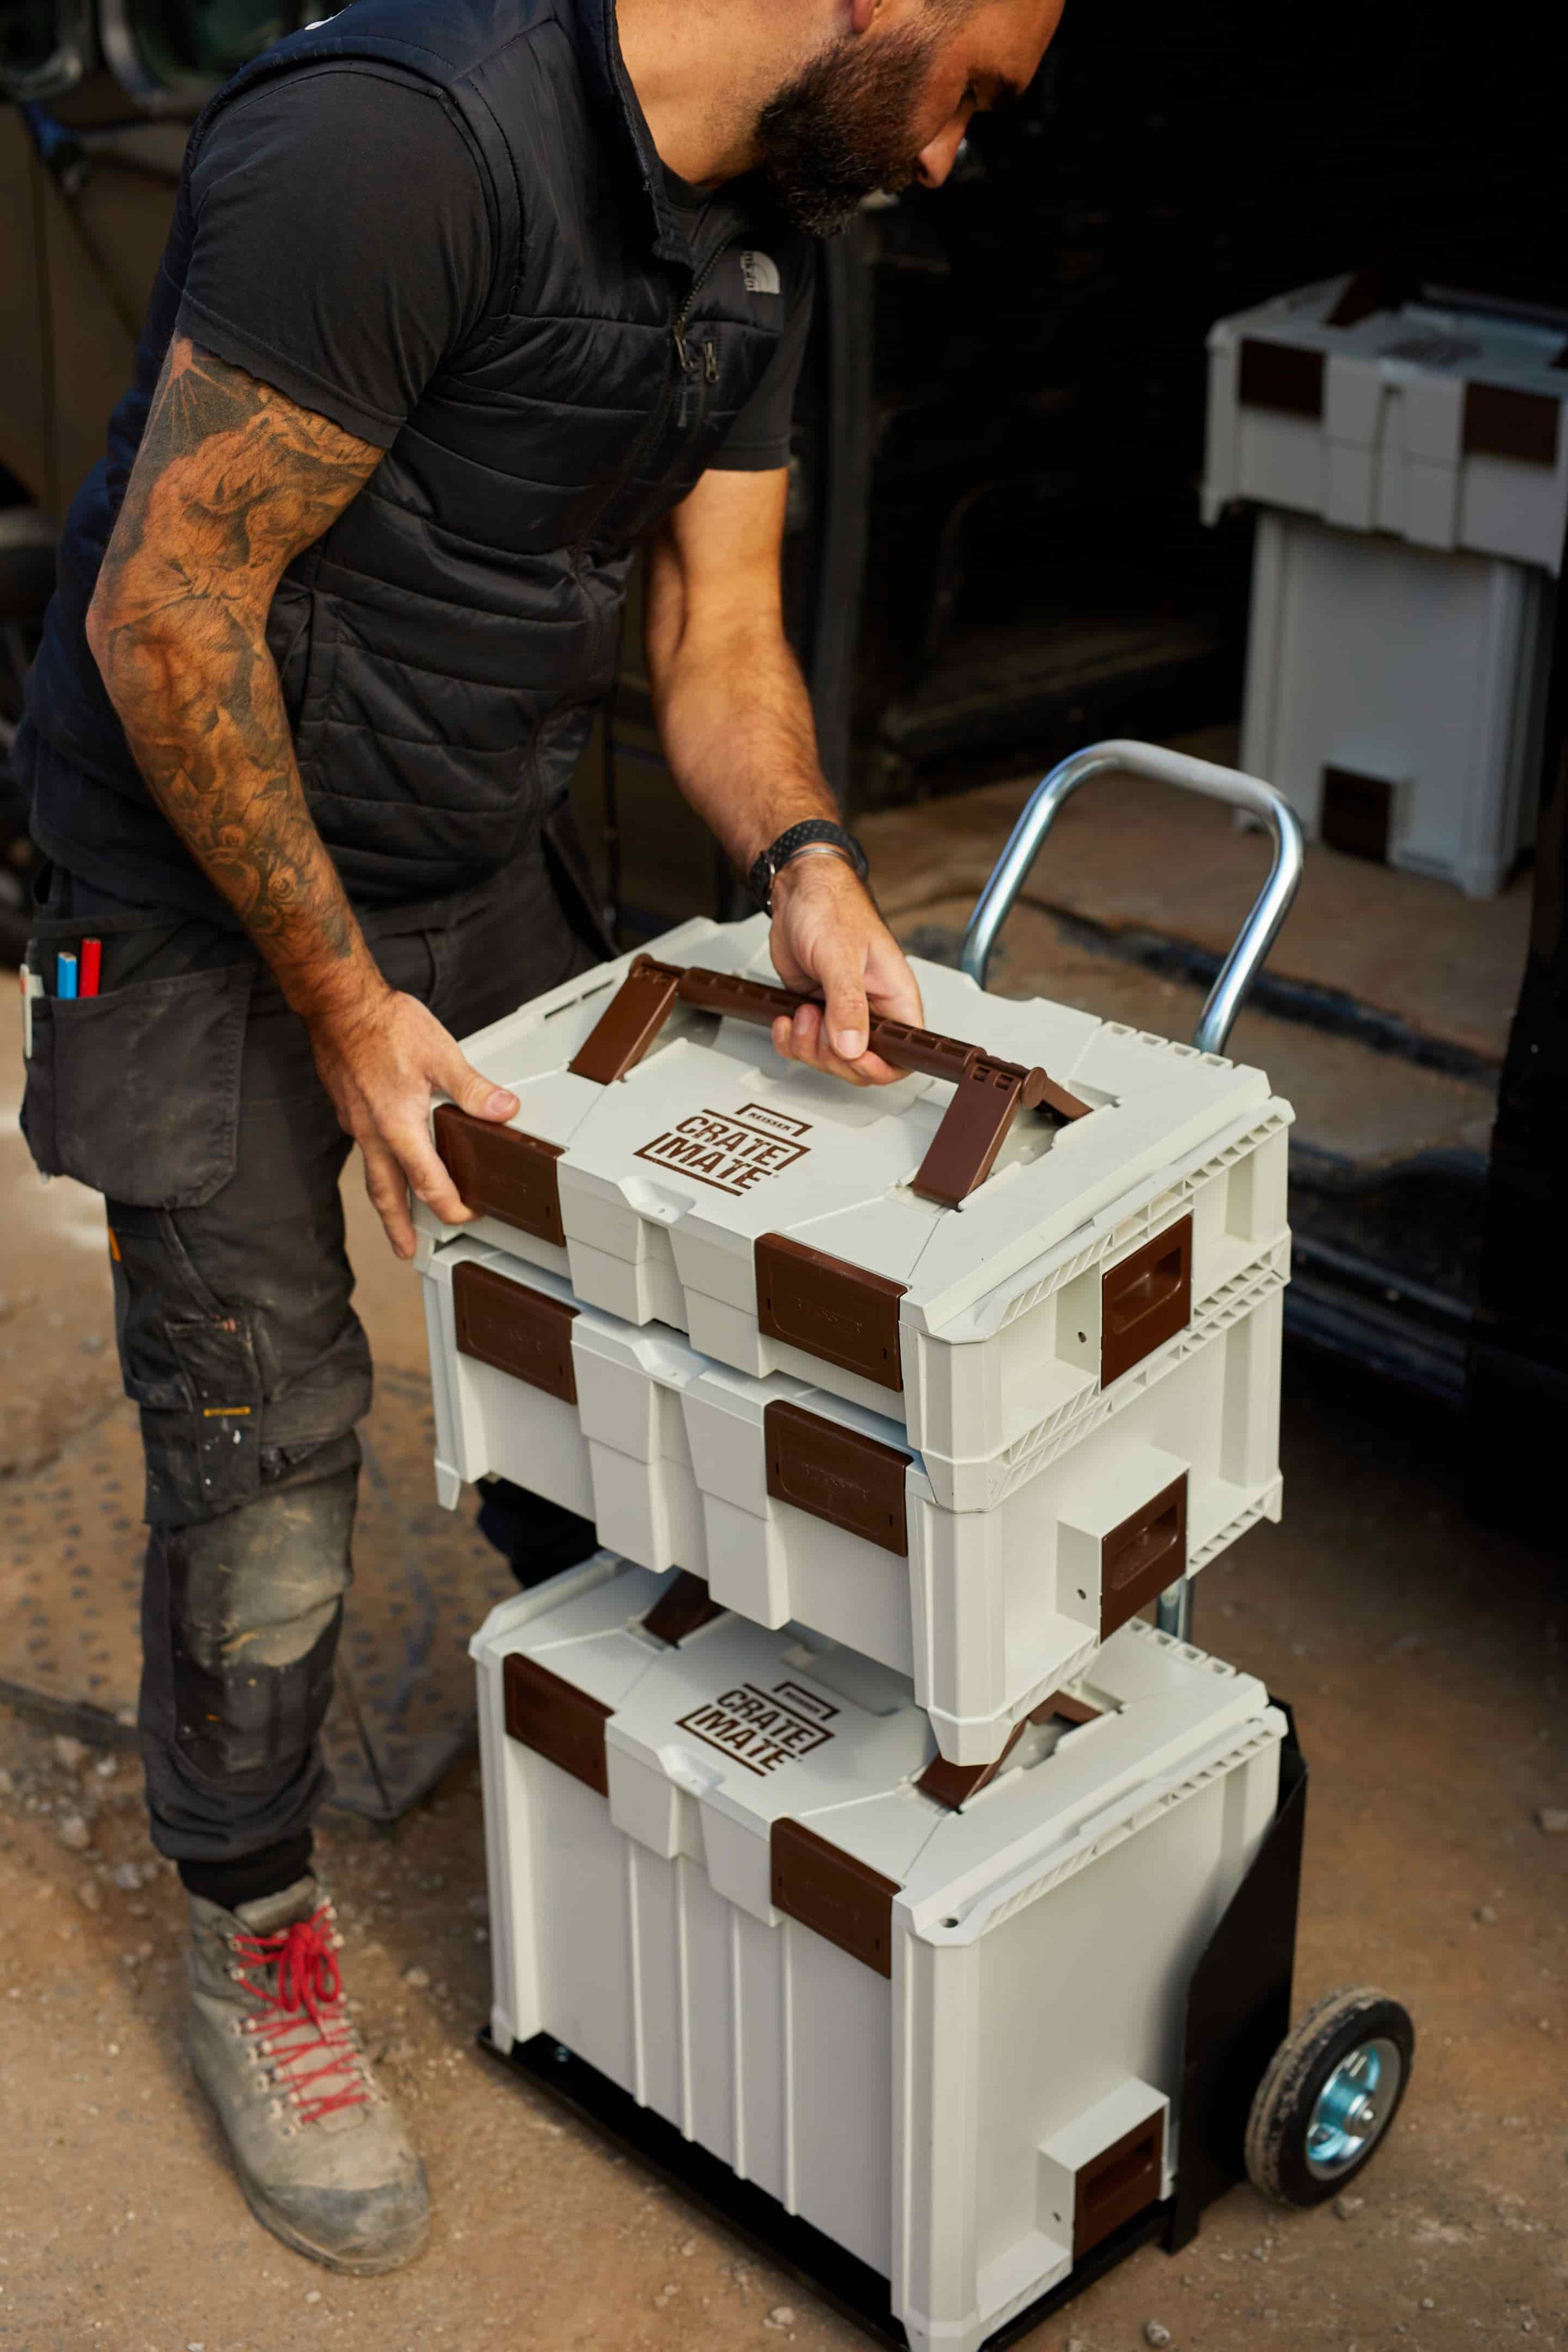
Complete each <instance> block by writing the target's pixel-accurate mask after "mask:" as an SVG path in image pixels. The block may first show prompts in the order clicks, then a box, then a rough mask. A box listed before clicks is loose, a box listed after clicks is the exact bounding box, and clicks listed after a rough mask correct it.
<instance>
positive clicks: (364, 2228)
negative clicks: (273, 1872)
mask: <svg viewBox="0 0 1568 2352" xmlns="http://www.w3.org/2000/svg"><path fill="white" fill-rule="evenodd" d="M190 1900H191V1949H190V1954H189V1957H188V1958H187V1960H186V1970H187V1973H188V1975H189V1978H190V1986H191V2005H190V2010H189V2011H188V2013H187V2020H186V2048H187V2050H188V2052H189V2053H190V2060H191V2063H192V2065H193V2067H194V2068H195V2075H196V2080H197V2082H198V2083H199V2084H201V2086H202V2088H203V2090H204V2091H205V2093H206V2095H207V2097H208V2098H209V2099H210V2100H211V2101H212V2104H213V2106H214V2108H215V2109H216V2113H217V2119H218V2122H219V2123H220V2125H221V2126H223V2134H224V2137H225V2138H226V2140H227V2142H228V2145H229V2151H230V2153H231V2155H232V2156H233V2158H234V2162H235V2168H236V2170H237V2172H238V2174H239V2185H240V2187H241V2188H242V2189H244V2191H245V2194H246V2198H247V2201H248V2203H249V2206H250V2210H251V2211H252V2212H253V2213H254V2214H255V2215H256V2218H257V2220H258V2221H264V2222H265V2223H266V2224H267V2227H268V2229H269V2230H271V2231H275V2232H276V2234H277V2235H278V2236H279V2238H281V2239H282V2241H283V2242H284V2244H285V2245H288V2246H292V2247H293V2248H294V2250H295V2252H297V2253H301V2254H309V2255H310V2256H311V2258H312V2259H313V2260H314V2261H316V2262H318V2263H326V2264H327V2265H328V2267H329V2268H330V2269H331V2270H337V2271H361V2272H370V2271H390V2270H395V2269H396V2268H397V2267H398V2265H399V2264H400V2263H406V2262H409V2261H411V2260H412V2258H413V2257H414V2256H415V2255H416V2253H418V2252H419V2251H420V2248H421V2247H422V2246H423V2245H424V2243H425V2239H426V2231H428V2229H429V2225H430V2192H429V2189H428V2188H427V2186H426V2179H425V2168H424V2166H423V2165H422V2164H421V2163H420V2161H419V2158H418V2156H417V2154H416V2151H415V2148H414V2144H413V2142H412V2141H411V2140H410V2138H409V2137H408V2134H407V2132H406V2131H405V2129H404V2126H403V2123H402V2120H401V2118H400V2117H399V2116H398V2114H397V2110H396V2109H395V2106H394V2105H393V2104H392V2102H391V2100H390V2099H389V2098H388V2097H387V2095H386V2093H385V2092H384V2090H383V2089H382V2088H381V2086H380V2084H378V2083H377V2082H376V2079H375V2076H374V2073H373V2072H372V2069H371V2063H370V2060H369V2059H368V2058H367V2057H366V2055H365V2053H364V2051H363V2047H362V2045H361V2042H360V2038H359V2034H358V2032H357V2030H356V2029H355V2027H354V2026H353V2023H352V2021H350V2018H349V2015H348V2011H347V2009H346V2007H345V2005H344V2001H343V1991H342V1976H341V1974H340V1971H339V1967H338V1953H339V1951H340V1949H341V1948H342V1937H341V1936H340V1935H339V1934H338V1932H337V1928H336V1926H335V1924H334V1920H333V1914H332V1906H331V1903H330V1901H329V1900H328V1898H327V1895H326V1894H325V1891H324V1890H323V1888H322V1887H321V1885H319V1884H318V1883H317V1881H316V1880H315V1879H314V1878H312V1877H306V1878H300V1879H296V1880H295V1882H294V1884H293V1885H292V1886H289V1887H286V1888H285V1889H284V1890H283V1892H282V1894H280V1895H264V1896H262V1897H261V1898H260V1899H259V1900H258V1901H257V1902H254V1903H242V1904H241V1905H240V1906H239V1907H238V1908H237V1910H234V1911H226V1910H224V1908H223V1907H222V1906H221V1905H220V1904H217V1903H208V1902H206V1901H205V1900H204V1899H203V1897H202V1896H200V1895H192V1896H191V1899H190Z"/></svg>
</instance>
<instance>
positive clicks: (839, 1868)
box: [771, 1821, 900, 1977]
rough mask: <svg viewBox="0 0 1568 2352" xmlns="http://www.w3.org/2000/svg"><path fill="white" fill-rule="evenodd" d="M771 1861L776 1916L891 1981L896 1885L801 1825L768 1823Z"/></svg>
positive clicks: (803, 1824)
mask: <svg viewBox="0 0 1568 2352" xmlns="http://www.w3.org/2000/svg"><path fill="white" fill-rule="evenodd" d="M771 1860H772V1864H773V1908H774V1910H775V1911H783V1912H784V1913H786V1914H787V1916H789V1917H790V1918H792V1919H798V1920H799V1922H800V1924H801V1926H802V1927H810V1928H812V1929H814V1930H815V1931H816V1934H817V1935H819V1936H825V1937H826V1938H827V1941H828V1942H829V1943H830V1944H837V1947H838V1948H839V1950H840V1951H841V1952H847V1953H848V1955H849V1957H850V1958H851V1959H852V1960H860V1961H862V1962H863V1963H864V1964H865V1966H866V1967H867V1968H868V1969H875V1970H876V1972H877V1974H878V1975H879V1977H890V1976H891V1975H892V1973H893V1897H894V1895H896V1894H897V1893H898V1891H899V1885H900V1882H899V1880H898V1879H896V1878H884V1877H883V1876H882V1874H881V1872H880V1871H879V1870H873V1869H872V1868H871V1866H870V1864H868V1863H865V1862H858V1861H857V1859H856V1857H855V1856H854V1855H853V1854H852V1853H845V1852H844V1850H843V1848H842V1847H841V1846H837V1845H830V1844H829V1843H828V1842H827V1840H826V1838H825V1837H818V1836H817V1834H816V1831H815V1830H808V1829H807V1828H806V1826H805V1822H791V1821H778V1822H774V1823H773V1843H772V1849H771Z"/></svg>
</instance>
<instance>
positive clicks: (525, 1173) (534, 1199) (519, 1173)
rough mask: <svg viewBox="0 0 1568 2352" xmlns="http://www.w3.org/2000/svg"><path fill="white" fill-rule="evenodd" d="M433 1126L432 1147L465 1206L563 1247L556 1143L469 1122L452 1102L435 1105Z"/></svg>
mask: <svg viewBox="0 0 1568 2352" xmlns="http://www.w3.org/2000/svg"><path fill="white" fill-rule="evenodd" d="M434 1124H435V1131H436V1149H437V1152H438V1153H439V1154H440V1156H441V1158H442V1160H445V1162H446V1164H447V1171H448V1172H449V1173H450V1175H451V1179H452V1181H453V1183H454V1184H455V1185H456V1186H457V1188H458V1198H459V1199H460V1200H461V1202H463V1205H464V1206H465V1208H469V1209H472V1210H474V1211H475V1212H476V1213H477V1214H479V1216H484V1217H499V1218H500V1221H501V1223H502V1224H503V1225H515V1226H516V1227H517V1229H518V1231H519V1233H523V1234H535V1235H536V1236H537V1237H538V1239H539V1240H540V1241H542V1242H553V1243H554V1244H555V1246H556V1248H557V1249H564V1248H565V1246H566V1229H565V1227H564V1225H563V1223H562V1222H561V1185H560V1180H559V1178H558V1176H557V1174H556V1170H555V1163H556V1161H557V1160H559V1159H560V1157H561V1146H560V1145H559V1144H558V1143H542V1142H541V1140H540V1139H539V1138H538V1136H536V1135H524V1134H522V1133H521V1130H520V1129H517V1128H515V1127H499V1126H498V1125H497V1124H496V1122H495V1120H494V1119H489V1118H472V1117H471V1116H470V1115H469V1113H468V1111H466V1110H459V1109H458V1106H457V1104H456V1103H440V1104H438V1105H437V1110H436V1118H435V1122H434Z"/></svg>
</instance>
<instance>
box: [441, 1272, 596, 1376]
mask: <svg viewBox="0 0 1568 2352" xmlns="http://www.w3.org/2000/svg"><path fill="white" fill-rule="evenodd" d="M452 1310H453V1319H454V1321H455V1322H456V1324H457V1328H458V1349H459V1350H460V1352H461V1353H462V1354H463V1355H465V1356H477V1357H478V1358H479V1361H480V1363H481V1364H493V1365H494V1366H495V1368H496V1370H497V1371H500V1372H510V1374H511V1375H512V1377H513V1379H514V1380H519V1381H527V1382H528V1383H529V1386H530V1387H531V1388H536V1389H542V1390H543V1391H544V1393H545V1395H546V1396H552V1397H559V1398H560V1399H561V1401H562V1402H563V1404H575V1403H576V1402H577V1375H576V1371H575V1370H574V1366H573V1362H572V1326H573V1324H574V1322H575V1321H576V1319H577V1309H576V1308H575V1307H568V1306H567V1305H566V1304H565V1302H564V1300H563V1299H560V1298H547V1297H545V1296H544V1294H543V1292H542V1291H538V1290H531V1289H530V1288H529V1287H528V1286H527V1284H526V1283H521V1282H512V1281H510V1280H509V1279H508V1277H507V1276H505V1275H504V1274H498V1273H497V1272H496V1270H495V1268H494V1267H493V1266H489V1265H474V1264H473V1263H472V1262H471V1261H468V1262H467V1263H465V1264H464V1265H459V1266H458V1267H457V1268H456V1269H455V1271H454V1273H453V1276H452Z"/></svg>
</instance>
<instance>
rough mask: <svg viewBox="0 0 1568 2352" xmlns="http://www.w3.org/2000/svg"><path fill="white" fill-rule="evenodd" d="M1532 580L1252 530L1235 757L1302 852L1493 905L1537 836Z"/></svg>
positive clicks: (1407, 553)
mask: <svg viewBox="0 0 1568 2352" xmlns="http://www.w3.org/2000/svg"><path fill="white" fill-rule="evenodd" d="M1551 605H1552V583H1551V581H1550V580H1549V579H1548V578H1547V576H1546V574H1545V573H1544V572H1531V571H1525V570H1524V569H1523V568H1522V567H1521V565H1519V564H1517V563H1501V562H1494V561H1491V560H1489V559H1488V558H1486V557H1484V556H1479V555H1467V554H1455V555H1435V554H1433V553H1432V552H1431V551H1430V550H1428V549H1426V548H1424V547H1409V546H1406V545H1405V544H1404V543H1403V542H1402V541H1399V540H1395V539H1375V538H1369V539H1362V538H1358V537H1356V536H1355V535H1354V534H1353V533H1352V532H1350V531H1342V530H1328V529H1326V528H1325V527H1324V525H1322V524H1321V523H1315V522H1304V521H1302V520H1300V518H1299V517H1297V516H1295V515H1284V514H1273V513H1269V512H1268V511H1265V512H1264V513H1262V514H1260V515H1259V516H1258V536H1257V541H1256V543H1255V547H1254V551H1253V559H1252V613H1251V620H1250V623H1249V626H1248V635H1247V690H1246V698H1245V704H1244V709H1243V717H1242V746H1241V757H1242V760H1243V762H1244V764H1245V765H1246V766H1247V767H1248V768H1249V769H1251V770H1252V772H1254V773H1255V774H1258V775H1263V776H1268V777H1269V778H1271V779H1272V781H1273V782H1275V783H1276V784H1277V785H1278V786H1279V790H1280V791H1281V792H1282V793H1284V795H1285V797H1286V799H1287V800H1288V801H1289V803H1290V805H1291V806H1292V808H1294V810H1295V811H1296V814H1298V816H1300V820H1301V824H1302V829H1303V831H1304V832H1306V833H1307V835H1309V836H1310V838H1312V839H1314V840H1323V841H1326V842H1327V843H1328V844H1329V845H1330V846H1331V847H1332V848H1338V849H1345V850H1349V851H1350V852H1352V855H1357V856H1369V857H1373V858H1374V859H1377V860H1378V861H1380V862H1384V863H1386V864H1388V865H1391V866H1402V867H1404V868H1405V869H1406V870H1407V871H1408V872H1411V873H1414V874H1430V875H1434V876H1436V877H1438V878H1439V879H1440V880H1443V881H1447V882H1455V883H1457V884H1458V887H1459V888H1460V889H1461V890H1463V891H1465V892H1466V894H1467V895H1468V897H1470V898H1493V897H1495V896H1496V894H1497V892H1498V891H1499V890H1500V889H1501V887H1502V886H1503V884H1504V883H1505V882H1506V881H1507V880H1508V877H1509V876H1510V873H1511V871H1512V869H1513V866H1514V864H1515V861H1516V859H1517V857H1518V855H1519V852H1520V850H1521V848H1522V847H1523V846H1524V845H1526V844H1527V843H1528V842H1529V841H1530V840H1531V838H1532V837H1533V835H1534V830H1535V782H1536V776H1537V773H1538V772H1539V769H1540V765H1541V746H1542V726H1543V724H1544V719H1545V708H1546V688H1547V683H1548V677H1549V662H1548V654H1549V651H1550V646H1551V630H1550V619H1551Z"/></svg>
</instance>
